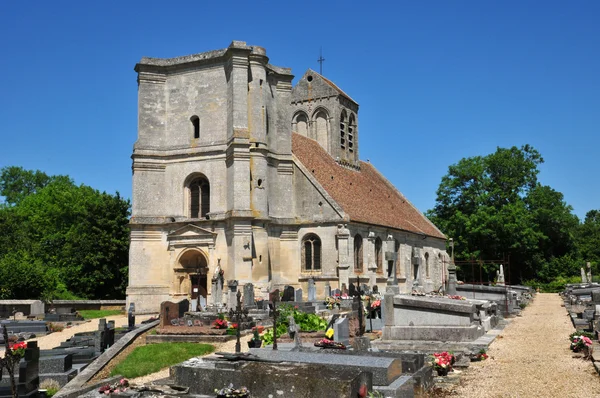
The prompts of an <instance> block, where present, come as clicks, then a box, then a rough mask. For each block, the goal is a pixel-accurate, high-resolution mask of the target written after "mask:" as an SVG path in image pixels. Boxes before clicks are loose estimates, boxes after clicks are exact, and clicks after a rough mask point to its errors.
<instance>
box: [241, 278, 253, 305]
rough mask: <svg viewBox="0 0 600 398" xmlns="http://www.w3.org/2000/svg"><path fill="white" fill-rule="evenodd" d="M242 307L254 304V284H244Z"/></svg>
mask: <svg viewBox="0 0 600 398" xmlns="http://www.w3.org/2000/svg"><path fill="white" fill-rule="evenodd" d="M243 304H244V307H252V306H254V285H253V284H252V283H246V284H245V285H244V303H243Z"/></svg>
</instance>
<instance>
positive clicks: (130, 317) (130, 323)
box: [127, 303, 135, 330]
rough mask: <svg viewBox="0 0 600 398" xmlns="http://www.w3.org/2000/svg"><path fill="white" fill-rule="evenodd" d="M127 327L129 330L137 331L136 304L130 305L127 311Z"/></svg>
mask: <svg viewBox="0 0 600 398" xmlns="http://www.w3.org/2000/svg"><path fill="white" fill-rule="evenodd" d="M127 327H128V328H129V330H133V329H135V303H130V304H129V311H127Z"/></svg>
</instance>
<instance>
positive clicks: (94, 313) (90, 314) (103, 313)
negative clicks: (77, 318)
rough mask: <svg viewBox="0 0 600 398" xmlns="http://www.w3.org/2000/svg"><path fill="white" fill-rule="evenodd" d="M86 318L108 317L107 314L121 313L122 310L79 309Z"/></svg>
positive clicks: (80, 313)
mask: <svg viewBox="0 0 600 398" xmlns="http://www.w3.org/2000/svg"><path fill="white" fill-rule="evenodd" d="M77 312H79V315H81V316H82V317H83V318H84V319H96V318H106V317H107V316H113V315H121V314H123V311H121V310H81V311H77Z"/></svg>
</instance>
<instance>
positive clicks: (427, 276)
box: [425, 253, 429, 278]
mask: <svg viewBox="0 0 600 398" xmlns="http://www.w3.org/2000/svg"><path fill="white" fill-rule="evenodd" d="M425 277H426V278H429V253H425Z"/></svg>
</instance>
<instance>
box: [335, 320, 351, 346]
mask: <svg viewBox="0 0 600 398" xmlns="http://www.w3.org/2000/svg"><path fill="white" fill-rule="evenodd" d="M333 340H334V341H337V342H339V343H342V344H344V345H346V346H348V345H350V325H349V324H348V318H338V319H337V320H336V321H335V322H334V323H333Z"/></svg>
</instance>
